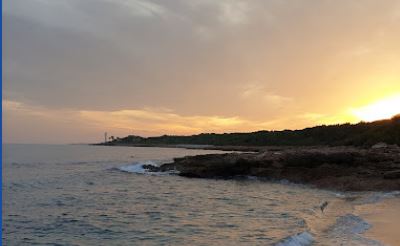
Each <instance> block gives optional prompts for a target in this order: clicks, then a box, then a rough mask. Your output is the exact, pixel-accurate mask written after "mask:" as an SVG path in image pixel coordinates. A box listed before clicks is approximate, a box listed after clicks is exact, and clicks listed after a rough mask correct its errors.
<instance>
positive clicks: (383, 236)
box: [356, 198, 400, 246]
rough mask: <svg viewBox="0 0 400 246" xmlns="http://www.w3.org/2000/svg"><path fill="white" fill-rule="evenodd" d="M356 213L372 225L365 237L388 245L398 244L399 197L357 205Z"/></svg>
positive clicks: (399, 224) (394, 245)
mask: <svg viewBox="0 0 400 246" xmlns="http://www.w3.org/2000/svg"><path fill="white" fill-rule="evenodd" d="M356 213H357V214H358V215H359V216H361V217H363V218H364V219H365V220H366V221H367V222H368V223H370V224H371V225H372V227H371V229H369V230H368V231H366V232H365V236H366V237H368V238H371V239H374V240H378V241H380V242H382V243H384V245H388V246H397V245H400V233H399V228H400V198H389V199H384V200H383V201H381V202H379V203H372V204H364V205H360V206H357V207H356Z"/></svg>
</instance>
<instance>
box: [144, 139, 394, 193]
mask: <svg viewBox="0 0 400 246" xmlns="http://www.w3.org/2000/svg"><path fill="white" fill-rule="evenodd" d="M144 168H146V169H148V170H149V171H157V172H166V171H172V170H175V171H178V172H179V175H181V176H185V177H193V178H223V179H229V178H235V177H238V176H255V177H260V178H266V179H271V180H283V179H285V180H288V181H291V182H294V183H302V184H310V185H312V186H315V187H319V188H327V189H334V190H346V191H350V190H351V191H367V190H371V191H372V190H375V191H376V190H382V191H390V190H400V148H399V147H398V146H386V147H384V148H370V149H357V148H352V147H315V148H310V147H307V148H287V149H285V148H283V149H279V148H277V149H265V150H263V151H260V152H258V153H227V154H209V155H198V156H188V157H183V158H176V159H174V161H173V162H172V163H167V164H163V165H161V166H160V167H155V166H151V165H147V166H144Z"/></svg>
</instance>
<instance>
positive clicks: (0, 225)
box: [0, 1, 3, 246]
mask: <svg viewBox="0 0 400 246" xmlns="http://www.w3.org/2000/svg"><path fill="white" fill-rule="evenodd" d="M0 10H1V20H0V24H1V25H0V30H1V34H0V35H1V41H0V42H1V48H0V54H1V68H0V74H1V89H0V90H1V109H0V113H1V123H0V136H1V152H0V153H1V154H0V157H1V171H0V181H1V182H0V185H1V191H0V193H1V198H0V201H1V205H0V208H1V215H0V216H1V222H0V230H1V239H0V246H1V245H3V1H1V5H0Z"/></svg>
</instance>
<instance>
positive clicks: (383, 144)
mask: <svg viewBox="0 0 400 246" xmlns="http://www.w3.org/2000/svg"><path fill="white" fill-rule="evenodd" d="M387 147H388V144H386V143H383V142H380V143H377V144H375V145H373V146H372V147H371V148H372V149H385V148H387Z"/></svg>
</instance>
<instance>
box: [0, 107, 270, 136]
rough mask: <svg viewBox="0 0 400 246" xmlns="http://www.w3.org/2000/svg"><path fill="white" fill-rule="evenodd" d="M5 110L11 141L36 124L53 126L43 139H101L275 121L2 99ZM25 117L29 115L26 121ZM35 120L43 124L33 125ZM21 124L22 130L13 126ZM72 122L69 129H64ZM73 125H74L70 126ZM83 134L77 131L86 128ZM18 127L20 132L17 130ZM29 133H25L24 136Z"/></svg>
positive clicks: (236, 128) (242, 128) (257, 126)
mask: <svg viewBox="0 0 400 246" xmlns="http://www.w3.org/2000/svg"><path fill="white" fill-rule="evenodd" d="M3 112H4V118H5V119H6V120H5V122H4V126H5V141H6V142H10V141H12V139H13V138H14V137H15V136H13V135H14V134H16V135H19V136H20V137H23V136H21V134H22V133H24V134H28V135H29V134H32V132H35V131H36V130H38V129H37V127H39V128H40V129H47V130H50V129H53V130H52V132H53V134H43V133H41V139H40V142H43V143H54V142H64V143H65V140H64V138H63V137H61V136H64V135H65V134H68V133H69V134H72V136H74V137H75V139H73V138H69V139H70V140H69V141H71V142H87V141H100V140H99V138H98V137H99V136H101V133H102V132H104V131H109V132H110V134H113V135H119V136H125V135H128V134H137V135H142V136H154V135H162V134H178V135H190V134H196V133H202V132H219V133H222V132H237V131H240V132H243V131H257V130H261V129H265V128H267V127H270V126H271V124H273V123H274V122H273V121H271V122H257V121H250V120H247V119H244V118H242V117H238V116H235V117H223V116H217V115H211V116H199V115H189V116H184V115H180V114H177V113H175V112H173V111H171V110H168V109H155V108H143V109H121V110H113V111H98V110H97V111H93V110H73V109H57V110H55V109H51V108H46V107H41V106H34V105H27V104H24V103H21V102H16V101H8V100H3ZM26 119H30V120H29V121H26ZM32 122H36V123H39V122H41V124H40V125H36V126H35V124H34V125H32V124H31V123H32ZM14 125H19V126H20V127H22V128H23V129H29V128H30V131H29V132H27V131H22V132H21V129H16V128H14ZM66 126H69V129H67V130H66V129H65V128H66ZM71 126H73V127H72V128H71ZM40 129H39V132H41V131H40ZM88 129H90V131H89V132H86V133H85V134H82V135H77V134H76V133H77V132H78V133H80V132H85V131H87V130H88ZM16 131H17V132H18V133H16ZM25 137H26V136H25Z"/></svg>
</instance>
